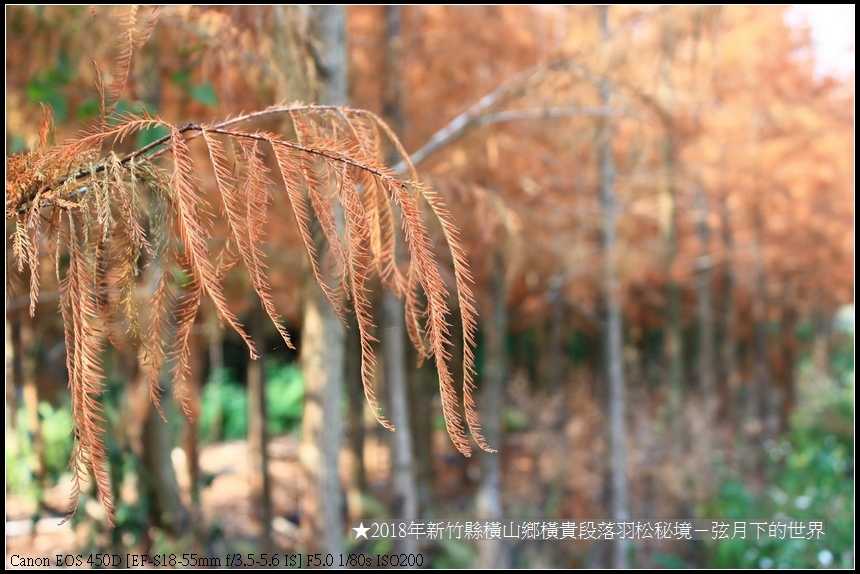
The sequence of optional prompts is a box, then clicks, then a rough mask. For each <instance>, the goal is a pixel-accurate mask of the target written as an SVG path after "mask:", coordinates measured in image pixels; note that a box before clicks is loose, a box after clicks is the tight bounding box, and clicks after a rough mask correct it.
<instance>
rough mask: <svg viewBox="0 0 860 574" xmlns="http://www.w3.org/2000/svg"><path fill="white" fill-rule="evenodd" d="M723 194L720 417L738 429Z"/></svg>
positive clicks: (732, 303)
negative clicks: (721, 390) (723, 254)
mask: <svg viewBox="0 0 860 574" xmlns="http://www.w3.org/2000/svg"><path fill="white" fill-rule="evenodd" d="M721 195H722V197H721V199H720V220H721V226H722V242H723V250H724V251H725V264H724V268H723V274H724V275H723V328H722V337H723V338H722V342H721V344H720V364H721V367H722V368H721V370H722V375H723V376H722V379H723V382H722V388H723V393H722V400H721V404H720V418H728V419H729V420H730V421H732V424H731V427H732V428H734V427H735V422H736V421H735V417H736V413H735V405H734V396H735V393H736V392H737V388H738V385H739V376H738V357H737V345H736V343H735V325H736V324H737V311H736V309H735V293H734V292H735V275H734V265H733V261H732V251H733V244H734V242H733V240H732V229H731V222H730V221H729V207H728V198H727V197H726V194H725V193H722V194H721ZM731 442H732V441H731V440H729V441H727V443H728V444H730V443H731Z"/></svg>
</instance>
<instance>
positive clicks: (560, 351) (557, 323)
mask: <svg viewBox="0 0 860 574" xmlns="http://www.w3.org/2000/svg"><path fill="white" fill-rule="evenodd" d="M563 282H564V279H563V278H562V277H561V275H554V276H553V277H552V278H551V279H550V280H549V296H550V309H551V311H550V318H549V352H548V355H549V392H550V395H551V396H552V400H553V404H555V405H557V406H558V405H560V404H561V402H562V401H561V394H562V389H561V376H562V373H563V372H564V331H563V328H562V314H563V313H564V299H563V295H562V290H561V289H562V285H563ZM562 414H563V413H562V412H561V411H559V412H557V413H556V416H558V417H560V416H561V415H562Z"/></svg>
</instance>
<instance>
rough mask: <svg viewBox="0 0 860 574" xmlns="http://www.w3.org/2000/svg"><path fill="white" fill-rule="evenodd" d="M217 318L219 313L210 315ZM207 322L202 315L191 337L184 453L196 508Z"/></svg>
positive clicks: (198, 501) (196, 322) (197, 502)
mask: <svg viewBox="0 0 860 574" xmlns="http://www.w3.org/2000/svg"><path fill="white" fill-rule="evenodd" d="M209 314H210V315H214V314H215V313H209ZM205 321H206V320H205V318H204V316H203V315H202V313H198V315H197V319H196V320H195V324H194V328H193V329H192V330H191V336H190V337H189V342H188V345H189V358H188V363H189V367H190V368H189V375H188V408H189V409H190V413H189V416H187V417H184V418H185V436H184V438H183V445H184V448H183V450H184V451H185V460H186V461H187V464H188V482H189V490H190V493H191V500H192V501H193V502H194V503H195V504H199V503H200V448H199V447H200V422H199V421H200V412H201V407H200V402H201V398H202V396H203V384H204V383H205V380H204V378H205V376H206V375H205V371H206V369H205V368H204V364H203V358H204V357H205V352H204V346H203V344H204V341H205V334H204V333H203V330H204V328H205V327H204V325H205Z"/></svg>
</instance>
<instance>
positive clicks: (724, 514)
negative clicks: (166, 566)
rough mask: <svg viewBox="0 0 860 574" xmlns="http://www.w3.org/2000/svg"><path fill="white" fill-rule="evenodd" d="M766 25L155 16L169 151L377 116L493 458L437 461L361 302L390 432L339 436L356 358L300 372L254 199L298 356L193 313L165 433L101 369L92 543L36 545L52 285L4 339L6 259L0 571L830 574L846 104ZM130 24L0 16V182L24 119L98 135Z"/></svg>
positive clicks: (244, 296)
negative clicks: (757, 525)
mask: <svg viewBox="0 0 860 574" xmlns="http://www.w3.org/2000/svg"><path fill="white" fill-rule="evenodd" d="M150 10H151V9H149V8H146V9H144V8H142V9H141V10H140V13H139V19H140V21H141V22H142V23H145V21H146V19H147V18H149V17H150ZM786 10H787V8H783V7H770V6H767V7H764V6H763V7H740V6H737V7H736V6H731V7H682V6H676V7H664V8H653V7H647V8H643V7H620V6H618V7H614V6H613V7H609V8H598V7H590V6H572V7H571V6H569V7H562V6H510V7H508V6H505V7H499V6H480V7H444V6H436V7H421V6H410V7H398V6H388V7H375V6H363V7H349V8H342V7H326V8H310V7H296V6H267V7H179V6H171V7H165V8H163V9H162V10H161V13H160V16H159V19H158V23H157V25H156V26H155V28H154V30H153V33H152V37H151V38H150V39H149V41H148V42H147V43H146V44H144V45H143V46H142V47H141V48H140V49H139V51H138V52H137V53H136V54H135V56H134V60H133V62H132V66H131V69H130V73H129V77H128V81H127V87H126V91H125V92H124V94H123V97H122V99H121V100H120V102H119V108H120V109H126V110H129V111H134V112H140V111H142V110H144V109H146V110H148V111H149V112H157V113H158V114H159V115H160V116H161V117H164V118H166V119H168V120H169V121H172V122H174V123H175V124H177V125H182V124H183V123H185V122H188V121H207V120H211V119H213V118H226V117H228V116H230V115H237V114H239V113H240V112H242V111H244V112H249V111H252V110H256V109H262V108H264V107H267V106H269V105H272V104H274V103H276V102H279V101H283V100H287V101H294V100H301V101H305V102H311V101H316V102H321V103H333V104H342V105H350V106H353V107H357V108H365V109H369V110H371V111H375V112H376V113H378V114H380V115H381V116H382V117H384V118H385V119H386V121H387V122H389V124H390V125H391V126H392V128H393V130H394V131H395V133H397V134H398V136H399V137H400V138H401V141H402V142H403V143H404V146H405V148H406V150H407V151H408V152H409V153H411V154H413V156H412V157H413V160H414V161H415V163H416V165H417V167H418V169H419V173H420V174H421V177H422V179H423V180H424V181H426V182H427V183H429V184H430V185H431V186H432V187H434V188H435V189H436V190H438V192H439V193H440V195H441V197H442V198H443V200H444V201H445V203H446V204H447V205H448V207H449V208H450V210H451V212H452V214H453V218H454V221H455V222H456V224H457V227H458V228H459V229H460V231H461V239H462V241H463V243H464V244H465V248H466V254H467V257H468V260H469V262H470V265H471V269H472V272H473V274H474V276H475V285H474V291H475V297H476V300H477V303H478V312H479V324H478V327H479V332H478V350H477V368H478V376H477V384H478V390H479V393H478V395H477V401H478V406H479V411H480V414H481V418H482V425H483V429H484V430H485V432H486V436H487V439H488V441H489V443H490V444H491V446H493V447H495V448H497V449H498V450H499V452H498V453H497V454H487V453H484V452H478V453H477V455H476V456H473V457H471V458H465V457H463V456H462V455H460V454H459V453H458V452H457V450H456V449H455V447H454V445H453V444H452V443H451V441H450V440H449V439H448V437H447V435H446V434H445V430H444V422H443V420H442V414H441V402H440V399H439V390H438V382H437V380H436V373H435V371H434V370H433V369H432V367H430V366H429V365H424V366H422V367H420V368H417V367H416V366H415V364H416V358H415V353H414V350H412V349H411V346H410V345H409V344H408V341H407V340H406V334H405V328H404V327H403V317H402V307H399V306H398V305H397V301H396V300H394V299H393V298H392V297H390V296H386V295H383V294H382V290H381V289H379V288H376V289H374V294H375V299H374V301H373V316H374V320H375V323H376V325H377V337H378V338H379V339H380V343H379V349H378V353H379V355H380V357H381V359H380V364H379V365H378V366H377V370H376V377H377V379H378V388H379V389H380V392H379V397H380V399H381V403H382V404H383V408H384V409H385V410H386V413H387V414H388V416H389V418H390V419H391V420H392V421H393V422H394V423H395V425H396V426H397V427H398V431H397V432H396V433H390V432H388V431H386V430H385V429H383V428H382V427H380V426H379V424H378V423H377V422H376V421H375V420H374V418H373V416H372V415H370V413H369V410H368V408H367V407H366V406H365V405H366V403H365V400H364V396H363V393H362V390H361V383H360V377H359V371H360V366H359V364H358V362H357V361H358V356H359V353H358V351H357V349H356V345H357V344H358V342H357V338H356V336H355V331H356V329H350V330H345V331H344V333H345V334H343V335H341V336H340V337H335V338H333V339H328V341H329V343H323V344H322V347H320V343H319V341H317V342H315V345H316V346H315V349H316V352H317V353H322V354H321V355H318V358H320V361H319V362H321V364H322V365H323V370H326V369H327V370H328V372H329V374H332V373H333V375H332V377H333V378H334V379H336V380H335V381H334V382H332V381H331V380H330V379H331V378H332V377H329V379H328V380H326V381H323V382H319V381H313V380H311V379H308V378H307V377H305V376H303V373H305V372H307V365H308V364H309V363H307V362H306V361H307V360H309V359H307V358H306V357H305V355H307V354H309V351H307V350H306V348H307V349H310V345H311V343H310V342H309V341H310V335H309V332H306V331H305V325H306V320H305V319H304V317H307V315H306V314H305V313H304V312H303V306H304V305H305V301H307V300H308V299H313V298H314V296H313V295H312V294H310V290H309V289H307V288H306V284H307V283H308V280H307V277H308V273H309V272H308V267H307V266H306V263H305V259H306V254H305V253H304V250H303V248H302V247H301V243H300V240H299V235H298V231H297V229H296V228H295V225H294V223H293V218H292V214H291V213H290V208H289V207H288V204H287V203H286V202H283V205H279V204H278V201H277V200H276V202H275V204H274V205H273V207H272V210H273V212H274V213H276V214H280V215H279V216H280V217H282V218H283V220H284V221H285V222H287V224H285V225H283V226H281V225H274V226H272V228H271V229H267V230H266V231H267V233H268V235H269V238H270V245H269V248H268V253H267V255H268V261H269V268H270V273H269V277H270V280H271V282H272V285H273V291H274V294H275V300H276V302H277V305H278V308H279V310H280V311H281V312H282V313H283V314H284V315H285V316H286V317H287V324H288V328H289V330H290V332H291V333H292V335H293V338H294V341H296V342H297V347H298V349H299V351H298V353H296V352H294V351H291V350H289V349H287V347H286V345H285V344H284V342H283V341H282V340H281V339H280V338H279V337H278V334H277V332H276V331H275V329H274V328H272V326H271V324H269V322H268V319H267V318H266V317H265V315H262V314H261V312H260V311H259V310H258V307H259V302H258V301H255V297H254V296H253V290H252V289H251V288H250V287H249V285H248V283H247V280H246V281H245V282H244V283H243V282H242V281H241V280H236V281H235V282H234V283H233V284H232V287H231V290H230V291H229V292H228V294H227V295H228V299H229V302H230V305H231V307H232V308H233V309H234V311H235V312H236V314H237V315H238V316H239V317H240V319H241V320H242V322H243V323H244V324H246V325H251V326H253V325H260V326H261V327H260V329H261V332H260V333H259V334H258V335H257V336H258V337H260V338H259V339H258V340H261V341H265V344H264V345H258V346H259V347H260V348H261V349H263V350H264V351H265V355H266V356H265V357H264V358H263V359H261V360H260V361H256V362H249V361H248V357H247V354H248V353H247V349H244V348H243V343H242V341H241V339H239V338H238V336H236V335H235V334H234V333H232V332H227V331H223V330H221V328H220V327H219V324H218V319H217V317H216V316H215V314H214V313H213V312H212V308H211V306H209V307H207V306H205V305H204V306H203V307H202V308H201V310H200V314H199V316H198V319H197V324H196V326H195V329H194V331H193V334H192V339H193V346H194V349H195V351H194V353H193V357H192V378H193V379H194V384H195V388H196V392H195V393H194V394H195V397H194V398H195V400H194V402H193V411H194V413H195V417H194V420H193V421H189V420H188V419H186V417H184V416H183V415H182V413H181V409H178V408H177V407H176V406H171V405H167V404H166V405H165V408H166V412H167V419H168V421H167V423H164V422H163V421H162V420H161V418H160V416H159V415H158V414H157V413H156V411H155V410H154V409H153V408H152V407H151V406H150V405H149V402H148V391H147V389H146V388H145V387H146V386H145V385H141V384H140V375H139V369H138V368H137V365H136V362H137V355H136V352H135V351H134V350H133V349H132V350H130V351H129V352H128V353H122V352H119V351H116V350H112V351H110V352H108V353H109V356H106V358H105V366H106V368H105V372H106V375H107V387H108V391H107V393H105V394H104V395H103V396H102V403H103V405H104V409H105V419H106V420H105V422H104V425H105V428H106V431H107V448H108V453H109V457H110V472H111V475H112V478H113V483H114V488H115V489H116V492H115V497H116V501H117V524H116V527H115V528H113V529H110V528H108V527H107V526H106V521H105V516H104V511H103V510H102V509H101V507H100V506H99V505H98V503H97V502H96V501H95V500H94V499H92V498H89V499H87V500H86V501H85V503H82V505H81V508H79V510H78V512H77V514H76V515H75V517H74V518H73V519H72V520H71V521H70V522H69V523H66V524H64V525H62V526H58V523H59V522H60V520H61V518H62V517H63V516H64V515H65V512H66V508H67V504H68V497H69V494H70V490H71V488H70V480H69V476H68V471H67V465H68V461H69V457H70V454H71V444H72V443H71V437H70V436H69V431H70V429H71V428H72V420H71V414H70V408H69V396H68V391H67V387H66V385H67V381H68V376H67V373H66V367H65V347H64V342H63V328H62V324H61V319H60V316H59V314H58V313H57V307H58V295H57V291H56V285H54V286H53V287H52V286H51V285H50V283H49V282H50V281H51V276H52V272H51V271H46V272H45V273H44V279H43V281H44V284H43V286H42V291H41V294H40V298H39V301H38V305H37V309H36V314H35V318H30V316H29V313H28V307H29V300H28V296H27V289H28V287H27V284H28V278H27V277H26V276H25V275H21V274H18V272H17V271H16V270H15V269H14V268H13V267H12V266H11V264H10V256H9V242H8V240H7V257H6V260H7V265H6V273H7V278H8V279H7V291H6V497H7V514H6V521H7V522H6V544H7V565H8V564H9V558H8V557H9V556H10V555H11V554H20V555H22V556H42V555H51V556H54V555H55V554H57V553H61V552H75V553H85V554H86V553H90V552H109V553H116V554H121V555H125V553H127V552H128V553H148V554H150V555H152V554H161V553H165V552H179V553H182V552H194V553H196V554H198V556H199V557H220V558H221V560H223V559H224V556H225V554H226V553H227V552H240V553H249V552H256V553H260V552H267V551H268V552H270V553H271V552H279V553H283V552H295V551H302V552H314V551H315V552H364V553H367V554H371V553H381V552H389V551H395V550H397V551H404V552H418V551H420V552H422V553H423V554H424V556H425V557H426V558H427V560H426V561H425V564H429V565H431V566H435V567H444V566H448V567H454V566H464V567H474V566H510V567H536V566H548V567H601V566H611V565H624V564H630V565H635V566H640V567H655V566H682V567H683V566H687V567H768V566H780V567H783V566H787V567H820V566H824V567H828V566H829V567H846V568H851V567H853V566H854V542H853V540H854V536H853V535H854V518H853V516H854V506H853V504H854V503H853V501H854V486H853V480H854V459H853V456H854V455H853V453H854V310H853V302H854V263H853V262H854V193H853V189H854V153H853V149H854V74H853V71H852V72H851V74H850V77H837V76H834V75H826V74H822V73H820V72H819V71H817V70H816V63H815V61H814V57H813V49H812V43H811V36H810V31H809V30H808V29H804V28H803V27H788V26H787V25H786V23H785V20H786V18H785V16H786ZM126 11H128V8H127V7H125V8H109V7H94V8H92V9H88V8H86V7H62V6H56V7H36V6H7V8H6V54H7V55H6V129H7V131H6V153H7V157H8V156H10V155H11V154H14V153H18V152H20V151H24V150H26V149H28V148H29V146H32V145H33V143H34V142H36V141H38V129H39V122H40V120H41V117H42V114H41V111H40V108H39V104H40V102H44V103H49V104H50V105H51V106H52V108H53V112H54V119H55V121H56V131H57V140H58V141H62V140H64V139H66V138H68V137H73V136H74V135H75V134H76V132H77V130H79V129H80V127H81V125H82V122H86V121H87V120H89V119H91V118H93V117H94V116H95V115H96V114H97V113H98V105H99V104H98V96H97V92H96V90H95V84H96V77H95V73H94V67H93V64H92V62H93V61H96V62H98V63H99V66H100V69H101V70H102V73H106V71H107V70H109V69H110V64H111V62H112V60H113V59H115V58H116V57H117V54H118V48H117V34H118V27H117V25H116V19H117V18H119V17H120V16H122V15H123V13H124V12H126ZM338 51H339V52H338ZM338 53H339V54H340V56H341V57H340V58H338V57H337V54H338ZM333 54H334V55H333ZM270 129H274V128H270ZM157 135H159V134H156V135H152V134H150V133H149V132H141V133H140V134H139V135H138V141H136V142H131V143H130V144H129V145H133V146H135V147H139V146H142V145H145V144H146V143H148V141H147V140H146V138H147V137H152V139H154V138H155V137H157ZM150 141H151V140H150ZM129 149H134V148H133V147H130V148H129ZM393 167H394V166H393ZM400 168H402V166H399V167H398V169H400ZM201 177H202V178H203V180H204V183H206V182H207V181H208V182H209V183H210V184H211V179H212V177H213V176H212V174H201ZM207 178H208V180H207ZM210 188H211V185H210ZM275 197H277V192H276V193H275ZM9 225H10V224H9V221H8V220H7V226H9ZM436 231H437V232H438V231H439V230H438V229H437V230H436ZM437 235H438V240H439V241H440V242H441V232H439V233H438V234H437ZM8 236H9V233H8V229H7V237H8ZM213 241H216V239H214V238H213ZM440 257H444V251H442V250H440ZM48 265H49V266H51V265H53V263H52V262H50V261H49V262H48ZM445 266H446V270H443V276H444V277H446V280H449V281H451V282H452V283H453V274H452V272H451V262H450V260H449V261H446V262H445ZM143 312H144V313H145V312H146V311H145V310H144V311H143ZM263 325H265V328H263V327H262V326H263ZM331 341H334V343H331ZM303 343H305V345H303ZM451 352H452V353H453V354H454V356H455V357H456V356H458V353H462V349H461V348H457V347H456V346H455V347H454V348H452V349H451ZM300 355H302V357H301V360H300ZM456 363H457V362H456V361H454V364H456ZM303 365H305V367H306V368H304V369H303V368H302V366H303ZM455 378H456V372H455ZM460 378H462V373H460ZM320 385H322V386H320ZM263 389H264V390H263ZM332 389H333V390H332ZM325 392H334V393H335V395H334V397H335V399H336V400H334V401H333V402H332V401H328V402H325V401H323V400H322V398H321V397H322V396H323V395H325ZM167 402H169V401H167ZM303 415H304V416H303ZM315 417H316V418H315ZM311 419H313V420H311ZM332 429H334V432H332ZM332 477H334V480H332ZM358 518H363V519H373V518H403V519H407V520H408V519H419V518H420V519H423V520H431V519H433V520H442V521H451V522H453V521H458V520H459V521H461V522H463V521H466V520H494V519H505V520H516V519H523V520H528V519H557V520H559V521H563V520H601V519H630V518H633V519H676V518H713V519H725V520H729V521H731V520H735V519H738V520H742V519H746V520H753V519H776V518H791V519H794V520H822V521H824V524H825V532H826V537H825V539H824V540H821V541H807V540H785V541H759V542H756V541H750V540H747V541H741V540H730V541H721V542H719V543H711V542H706V541H699V542H679V541H667V540H651V541H636V542H635V543H633V544H632V545H631V546H629V547H628V546H624V545H610V544H608V543H603V542H601V543H594V542H588V541H573V540H565V541H557V542H535V541H511V540H506V541H505V542H504V544H501V543H500V544H498V545H493V544H490V543H482V544H476V543H475V542H474V541H466V540H459V541H456V540H454V541H447V540H422V541H405V542H401V543H400V545H395V544H394V542H392V541H387V542H376V543H372V542H371V543H369V542H366V541H364V540H362V541H360V543H359V542H356V541H353V540H352V539H351V538H352V537H351V536H348V535H347V530H346V529H347V526H348V521H350V520H353V519H358ZM213 564H214V563H213Z"/></svg>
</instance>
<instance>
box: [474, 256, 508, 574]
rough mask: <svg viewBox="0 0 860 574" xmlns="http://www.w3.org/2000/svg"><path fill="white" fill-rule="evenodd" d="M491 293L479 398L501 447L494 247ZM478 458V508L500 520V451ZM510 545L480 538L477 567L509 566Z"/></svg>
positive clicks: (502, 295)
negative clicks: (479, 469) (479, 479)
mask: <svg viewBox="0 0 860 574" xmlns="http://www.w3.org/2000/svg"><path fill="white" fill-rule="evenodd" d="M492 265H493V267H492V275H491V278H490V297H491V304H492V311H491V313H490V315H489V321H488V322H487V323H485V329H484V335H485V339H484V340H485V341H486V352H487V355H486V359H485V360H486V363H485V366H484V373H485V378H484V381H483V382H482V384H481V402H482V404H483V407H484V426H483V429H484V437H485V438H486V439H487V442H488V443H489V444H491V445H493V446H494V447H496V448H497V449H499V450H500V451H501V450H502V448H503V446H502V398H503V396H504V392H505V379H506V378H507V364H506V363H507V357H506V356H505V334H506V333H507V331H508V309H507V286H506V285H505V261H504V254H503V253H501V251H500V250H499V249H498V248H497V249H496V251H495V253H494V254H493V264H492ZM478 456H479V457H480V461H481V483H480V486H479V487H478V496H477V512H478V517H479V518H480V519H481V520H484V521H501V520H502V518H503V512H504V508H503V505H502V459H501V454H500V453H486V452H481V453H479V454H478ZM510 567H511V559H510V553H509V549H508V548H506V545H505V540H504V539H501V540H500V539H492V540H483V541H482V542H481V544H480V546H479V554H478V568H490V569H497V568H510Z"/></svg>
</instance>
